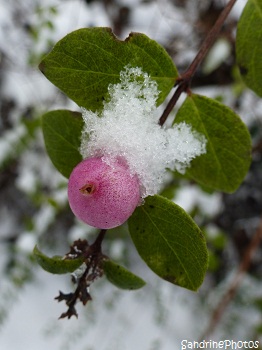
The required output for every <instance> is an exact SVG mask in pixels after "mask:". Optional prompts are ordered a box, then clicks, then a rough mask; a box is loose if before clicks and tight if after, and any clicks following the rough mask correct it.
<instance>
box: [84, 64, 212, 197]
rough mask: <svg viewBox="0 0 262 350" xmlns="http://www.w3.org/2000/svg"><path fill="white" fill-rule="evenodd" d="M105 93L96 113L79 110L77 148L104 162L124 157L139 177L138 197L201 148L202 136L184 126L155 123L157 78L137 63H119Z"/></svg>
mask: <svg viewBox="0 0 262 350" xmlns="http://www.w3.org/2000/svg"><path fill="white" fill-rule="evenodd" d="M108 92H109V99H108V100H107V101H106V102H105V103H104V109H103V111H102V112H100V113H94V112H92V111H89V110H85V109H83V119H84V122H85V126H84V129H83V133H82V140H81V147H80V152H81V154H82V156H83V158H87V157H93V156H98V157H102V158H103V160H104V161H105V162H107V163H108V164H110V163H111V164H112V163H113V162H112V160H113V159H115V158H121V159H125V161H126V162H127V164H128V166H129V168H130V171H131V173H132V174H136V175H137V176H138V178H139V180H140V185H141V197H142V198H145V197H146V196H148V195H154V194H156V193H157V192H158V191H159V189H160V187H161V184H162V183H163V182H164V180H165V176H166V169H167V168H170V169H172V170H177V171H179V172H180V173H183V172H184V171H185V169H186V167H188V166H189V164H190V161H191V160H192V159H193V158H195V157H196V156H199V155H200V154H203V153H205V146H206V139H205V137H204V136H203V135H200V134H199V133H197V132H195V131H194V130H192V128H191V126H190V125H187V124H186V123H180V124H177V125H175V126H174V127H172V128H169V129H166V128H164V127H161V126H160V125H159V124H158V119H159V116H158V115H157V108H156V100H157V98H158V94H159V91H158V87H157V83H156V82H155V81H154V80H151V79H150V77H149V75H148V74H147V73H145V72H143V71H142V70H141V68H139V67H136V68H134V67H130V66H127V67H125V69H124V70H123V71H122V72H121V73H120V83H118V84H115V85H113V84H111V85H109V87H108Z"/></svg>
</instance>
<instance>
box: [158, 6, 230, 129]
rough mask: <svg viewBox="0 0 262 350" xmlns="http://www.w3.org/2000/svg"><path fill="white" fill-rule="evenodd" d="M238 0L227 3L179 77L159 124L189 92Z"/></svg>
mask: <svg viewBox="0 0 262 350" xmlns="http://www.w3.org/2000/svg"><path fill="white" fill-rule="evenodd" d="M236 1H237V0H230V1H229V2H228V3H227V5H226V6H225V8H224V10H223V11H222V12H221V13H220V15H219V17H218V19H217V21H216V22H215V24H214V26H213V28H212V29H211V30H210V32H209V33H208V35H207V36H206V38H205V40H204V41H203V43H202V45H201V47H200V49H199V51H198V53H197V55H196V57H195V58H194V60H193V61H192V63H191V64H190V66H189V67H188V68H187V70H186V71H185V72H184V73H183V74H182V75H181V76H180V77H179V78H178V79H177V82H176V85H177V89H176V91H175V93H174V95H173V97H172V98H171V100H170V101H169V102H168V104H167V106H166V108H165V110H164V112H163V114H162V116H161V117H160V119H159V125H161V126H162V125H163V124H164V123H165V121H166V119H167V117H168V116H169V114H170V112H171V111H172V109H173V108H174V107H175V105H176V103H177V100H178V99H179V97H180V95H181V94H182V93H183V92H189V91H190V90H189V86H190V83H191V80H192V79H193V77H194V75H195V73H196V71H197V69H198V67H199V65H200V64H201V63H202V62H203V60H204V58H205V57H206V54H207V52H208V51H209V49H210V48H211V47H212V45H213V44H214V42H215V40H216V38H217V36H218V34H219V32H220V30H221V29H222V27H223V25H224V23H225V20H226V18H227V16H228V15H229V13H230V11H231V10H232V7H233V6H234V5H235V3H236Z"/></svg>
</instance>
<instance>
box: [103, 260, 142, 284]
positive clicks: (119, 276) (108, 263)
mask: <svg viewBox="0 0 262 350" xmlns="http://www.w3.org/2000/svg"><path fill="white" fill-rule="evenodd" d="M103 270H104V273H105V275H106V277H107V279H108V281H109V282H111V283H112V284H113V285H115V286H116V287H118V288H121V289H129V290H133V289H139V288H142V287H144V285H145V284H146V283H145V281H143V280H142V278H140V277H138V276H136V275H134V274H133V273H132V272H130V271H128V270H127V269H126V268H124V267H123V266H120V265H118V264H116V263H115V262H113V261H112V260H104V261H103Z"/></svg>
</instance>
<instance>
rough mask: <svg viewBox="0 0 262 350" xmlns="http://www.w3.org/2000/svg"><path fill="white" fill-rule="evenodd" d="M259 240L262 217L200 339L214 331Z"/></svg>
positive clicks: (261, 231) (260, 238)
mask: <svg viewBox="0 0 262 350" xmlns="http://www.w3.org/2000/svg"><path fill="white" fill-rule="evenodd" d="M261 241H262V219H261V220H260V222H259V225H258V228H257V230H256V232H255V234H254V236H253V238H252V240H251V242H250V244H249V246H248V247H247V249H246V252H245V254H244V257H243V259H242V261H241V263H240V265H239V268H238V270H237V272H236V274H235V277H234V278H233V280H232V283H231V284H230V286H229V288H228V289H227V290H226V292H225V294H224V296H223V297H222V299H221V300H220V302H219V303H218V305H217V306H216V308H215V309H214V311H213V312H212V315H211V319H210V322H209V326H208V328H207V329H206V330H205V332H204V333H203V335H202V336H201V338H200V339H201V340H204V339H207V338H208V339H209V337H210V335H211V334H212V333H213V332H214V330H215V328H216V326H217V324H218V323H219V321H220V320H221V318H222V316H223V314H224V312H225V310H226V308H227V306H228V305H229V303H230V302H231V300H232V299H233V298H234V296H235V295H236V292H237V289H238V287H239V285H240V283H241V281H242V279H243V277H244V275H245V273H246V272H247V270H248V269H249V266H250V264H251V261H252V258H253V255H254V252H255V250H256V249H257V248H258V246H259V244H260V243H261Z"/></svg>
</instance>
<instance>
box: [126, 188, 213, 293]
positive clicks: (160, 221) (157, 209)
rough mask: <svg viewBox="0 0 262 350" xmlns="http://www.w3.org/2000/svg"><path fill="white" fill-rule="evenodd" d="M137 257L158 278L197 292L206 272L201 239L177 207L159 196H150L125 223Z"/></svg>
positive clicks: (188, 218)
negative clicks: (138, 255) (138, 256)
mask: <svg viewBox="0 0 262 350" xmlns="http://www.w3.org/2000/svg"><path fill="white" fill-rule="evenodd" d="M128 226H129V231H130V234H131V237H132V240H133V242H134V244H135V246H136V248H137V251H138V253H139V254H140V256H141V257H142V259H143V260H144V261H145V262H146V264H147V265H148V266H149V267H150V268H151V269H152V270H153V271H154V272H155V273H156V274H157V275H158V276H160V277H161V278H163V279H165V280H167V281H169V282H171V283H174V284H177V285H179V286H181V287H184V288H187V289H190V290H194V291H195V290H197V289H198V288H199V287H200V285H201V284H202V282H203V279H204V276H205V272H206V270H207V260H208V253H207V248H206V243H205V239H204V236H203V234H202V232H201V230H200V229H199V227H198V226H197V225H196V224H195V222H194V221H193V219H192V218H191V217H190V216H189V215H188V214H187V213H186V212H185V211H184V210H183V209H182V208H180V207H179V206H178V205H176V204H175V203H173V202H171V201H170V200H168V199H166V198H164V197H161V196H158V195H156V196H149V197H147V198H146V200H145V203H144V205H142V206H139V207H137V208H136V210H135V212H134V213H133V215H132V216H131V217H130V218H129V220H128Z"/></svg>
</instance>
